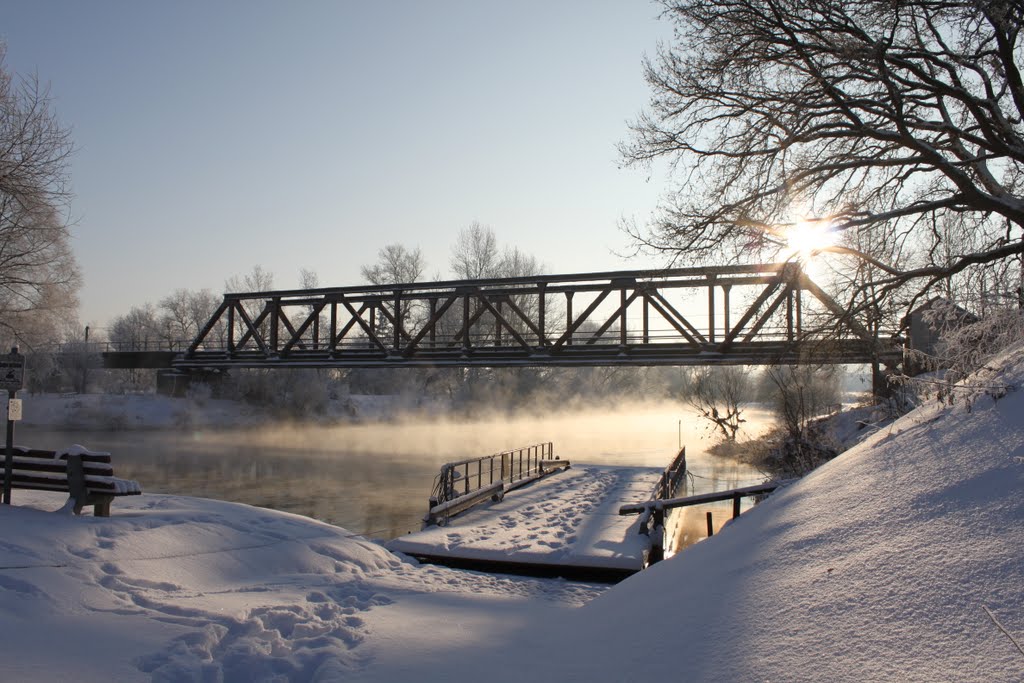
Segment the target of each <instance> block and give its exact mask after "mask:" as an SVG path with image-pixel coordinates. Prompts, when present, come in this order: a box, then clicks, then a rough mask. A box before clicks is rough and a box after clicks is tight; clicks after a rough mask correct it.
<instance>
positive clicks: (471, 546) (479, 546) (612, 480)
mask: <svg viewBox="0 0 1024 683" xmlns="http://www.w3.org/2000/svg"><path fill="white" fill-rule="evenodd" d="M660 476H661V470H660V469H657V468H646V467H604V466H596V465H573V466H572V468H571V469H569V470H566V471H564V472H560V473H557V474H553V475H551V476H549V477H547V478H545V479H542V480H540V481H537V482H535V483H534V484H531V485H530V486H527V487H524V488H522V489H519V490H516V491H514V492H511V493H509V494H508V495H507V496H506V497H505V499H504V500H502V501H501V502H499V503H490V504H487V505H483V506H480V507H478V508H474V509H473V510H470V511H468V512H466V513H464V514H462V515H459V516H457V517H453V518H452V519H451V520H450V522H449V524H448V526H444V527H430V528H428V529H426V530H424V531H421V532H418V533H413V534H409V535H407V536H403V537H401V538H397V539H395V540H393V541H390V542H389V543H388V548H389V549H391V550H395V551H398V552H403V553H406V554H408V555H413V556H415V557H420V558H423V559H428V560H431V561H437V562H441V563H446V564H456V565H463V566H481V567H489V568H493V569H498V570H500V569H502V568H503V567H507V568H515V569H517V570H523V569H526V570H527V571H530V570H547V571H548V572H550V573H554V574H562V575H569V576H575V575H592V576H595V575H605V576H609V577H618V578H621V577H624V576H628V575H629V574H632V573H634V572H637V571H639V570H640V569H642V568H643V566H644V560H645V556H646V553H647V551H648V550H649V548H650V544H649V541H648V539H647V538H646V537H645V536H641V535H640V534H639V533H638V532H639V519H638V518H637V517H623V516H621V515H619V514H618V511H619V507H620V506H621V505H623V504H628V503H635V502H637V501H642V500H647V499H649V498H650V497H651V494H652V492H653V490H654V487H655V485H656V484H657V482H658V480H659V477H660Z"/></svg>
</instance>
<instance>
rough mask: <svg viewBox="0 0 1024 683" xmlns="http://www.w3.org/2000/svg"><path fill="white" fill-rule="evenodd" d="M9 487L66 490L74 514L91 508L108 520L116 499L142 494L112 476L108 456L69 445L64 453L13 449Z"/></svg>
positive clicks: (132, 484) (126, 481)
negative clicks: (112, 504)
mask: <svg viewBox="0 0 1024 683" xmlns="http://www.w3.org/2000/svg"><path fill="white" fill-rule="evenodd" d="M12 460H13V462H12V468H11V488H18V489H34V490H37V491H67V492H68V493H69V494H70V501H71V502H72V503H73V510H74V513H75V514H76V515H80V514H82V508H83V507H85V506H87V505H91V506H92V507H93V514H94V515H95V516H96V517H109V516H110V504H111V503H112V502H113V500H114V498H116V497H117V496H135V495H139V494H140V493H142V487H141V486H139V483H138V482H137V481H132V480H130V479H119V478H118V477H115V476H114V467H113V465H112V464H111V462H110V453H100V452H95V451H90V450H88V449H87V448H83V447H82V446H78V445H75V446H72V447H71V448H68V449H66V450H63V451H47V450H39V449H35V448H25V447H23V446H15V447H14V457H13V459H12Z"/></svg>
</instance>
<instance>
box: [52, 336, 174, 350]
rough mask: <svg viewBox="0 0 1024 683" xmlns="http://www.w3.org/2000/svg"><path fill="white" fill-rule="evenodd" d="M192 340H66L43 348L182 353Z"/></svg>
mask: <svg viewBox="0 0 1024 683" xmlns="http://www.w3.org/2000/svg"><path fill="white" fill-rule="evenodd" d="M192 341H193V340H192V339H174V340H168V339H139V340H133V341H96V342H94V341H90V342H66V343H62V344H56V345H54V346H51V347H47V348H46V349H45V350H47V351H52V352H53V353H58V354H75V353H136V352H137V353H150V352H156V351H169V352H173V353H184V352H185V351H187V350H188V348H189V346H191V345H192Z"/></svg>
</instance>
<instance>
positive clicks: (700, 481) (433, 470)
mask: <svg viewBox="0 0 1024 683" xmlns="http://www.w3.org/2000/svg"><path fill="white" fill-rule="evenodd" d="M745 417H746V418H747V419H748V423H747V425H746V428H747V429H748V430H754V431H756V430H758V429H760V428H761V427H763V425H764V424H765V423H766V421H767V419H768V416H767V415H766V414H765V413H764V412H762V411H759V410H748V411H747V413H746V414H745ZM16 441H17V442H18V443H20V444H23V445H30V446H32V447H36V448H49V449H58V448H64V447H66V446H69V445H71V444H74V443H77V444H81V445H83V446H86V447H87V448H90V449H93V450H100V451H110V452H111V453H113V455H114V470H115V472H116V473H117V475H118V476H120V477H123V478H126V479H136V480H138V481H139V482H140V483H141V484H142V487H143V490H145V491H146V492H149V493H176V494H182V495H189V496H200V497H206V498H216V499H220V500H228V501H234V502H240V503H247V504H250V505H258V506H262V507H268V508H273V509H276V510H282V511H286V512H292V513H295V514H300V515H305V516H308V517H313V518H315V519H319V520H322V521H325V522H329V523H331V524H336V525H338V526H341V527H344V528H346V529H348V530H350V531H352V532H354V533H357V534H362V535H367V536H371V537H374V538H384V539H386V538H394V537H396V536H400V535H403V534H406V533H408V532H410V531H416V530H418V529H419V528H420V520H421V519H422V517H423V514H424V512H426V506H427V498H428V496H429V495H430V490H431V486H432V483H433V480H434V476H435V475H436V474H437V473H438V471H439V469H440V467H441V465H442V464H444V463H445V462H449V461H452V460H458V459H462V458H469V457H474V456H478V455H486V454H489V453H495V452H498V451H502V450H507V449H511V448H515V447H519V446H526V445H530V444H534V443H540V442H545V441H551V442H553V444H554V450H555V454H556V455H558V456H560V457H562V458H563V459H568V460H570V461H571V462H574V463H581V464H582V463H589V464H602V465H631V466H647V467H658V468H663V467H665V466H666V465H668V463H669V462H670V461H671V459H672V457H673V456H674V455H675V453H676V451H677V447H678V444H679V443H680V442H682V443H683V444H684V445H685V446H686V448H687V461H688V467H689V470H690V472H691V473H692V474H693V477H692V482H693V483H694V485H695V489H694V488H691V489H689V491H690V492H697V493H703V492H706V491H715V490H722V489H726V488H733V487H736V486H744V485H747V484H751V483H756V482H759V481H761V480H762V477H760V476H759V474H758V473H757V472H756V471H755V470H753V469H752V468H750V467H748V466H746V465H743V464H741V463H737V462H734V461H731V460H726V459H722V458H718V457H714V456H709V455H707V454H706V453H705V452H704V449H705V447H707V446H708V445H710V444H711V443H713V441H712V437H711V435H710V433H709V432H708V429H707V426H706V423H705V422H704V421H702V420H699V419H698V418H696V417H694V416H692V415H689V414H688V413H686V412H685V411H684V409H682V408H681V407H679V406H671V405H668V404H639V405H630V406H623V407H622V408H621V409H616V410H613V411H609V410H606V409H602V410H597V409H594V410H571V411H570V410H567V411H564V412H559V413H554V414H547V415H542V416H537V415H526V414H517V415H509V416H495V417H490V418H486V419H473V420H454V419H440V418H439V419H425V418H411V419H405V420H395V421H392V422H372V423H357V424H345V425H332V426H315V425H314V426H302V427H293V426H292V427H271V426H268V427H264V428H256V429H252V428H250V429H244V430H241V429H232V430H202V431H196V430H183V431H171V430H133V431H128V430H124V431H88V432H75V431H59V430H52V429H46V428H41V427H29V426H23V427H19V429H18V432H17V439H16ZM15 495H16V494H15ZM116 509H117V503H116V502H115V503H114V510H115V512H116ZM702 514H703V513H702ZM716 514H717V513H716ZM721 521H724V519H722V520H721Z"/></svg>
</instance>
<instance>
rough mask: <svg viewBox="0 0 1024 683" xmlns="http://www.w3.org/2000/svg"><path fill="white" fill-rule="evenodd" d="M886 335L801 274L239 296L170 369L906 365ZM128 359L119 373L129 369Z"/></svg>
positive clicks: (756, 272) (675, 273)
mask: <svg viewBox="0 0 1024 683" xmlns="http://www.w3.org/2000/svg"><path fill="white" fill-rule="evenodd" d="M878 337H879V335H872V334H871V333H870V332H868V330H867V329H866V328H865V327H864V325H862V324H861V323H859V322H858V321H856V320H854V319H852V318H850V317H849V316H847V315H846V313H845V311H844V310H843V309H842V307H840V306H839V305H838V304H837V303H836V302H835V301H833V300H832V299H831V298H830V297H829V296H828V295H827V294H826V293H825V292H823V291H822V290H821V289H820V288H819V287H818V286H817V285H816V284H814V283H813V282H812V281H811V280H810V279H809V278H808V277H807V275H806V274H805V273H804V272H803V271H802V270H801V268H800V267H799V265H798V264H796V263H792V262H791V263H777V264H764V265H750V266H722V267H710V268H684V269H673V270H657V271H621V272H607V273H589V274H579V275H538V276H534V277H517V278H505V279H491V280H470V281H447V282H429V283H409V284H395V285H379V286H375V285H370V286H359V287H339V288H327V289H306V290H289V291H271V292H256V293H246V294H226V295H225V296H224V300H223V302H222V303H221V305H220V306H219V308H217V310H216V312H215V313H214V314H213V316H212V317H211V318H210V320H209V321H208V322H207V323H206V324H205V325H204V326H203V328H202V330H200V332H199V334H198V336H197V337H196V338H195V339H194V340H193V341H192V342H191V343H190V344H189V345H188V346H187V348H185V349H184V351H180V352H167V353H166V354H165V358H166V361H167V362H166V365H170V366H172V367H174V368H178V369H181V370H199V369H228V368H234V367H250V368H283V367H303V368H397V367H430V368H436V367H469V366H484V367H516V366H553V367H558V366H562V367H571V366H598V365H630V366H652V365H708V364H733V365H740V364H743V365H750V364H776V363H785V364H792V363H812V362H813V363H822V362H824V363H867V362H872V361H879V360H881V361H883V362H895V360H896V359H897V358H898V356H899V354H900V350H899V348H898V347H896V346H894V345H893V344H892V343H891V342H889V343H886V342H881V343H880V342H879V340H878ZM119 355H121V356H124V355H125V354H124V353H123V352H122V353H120V354H119V353H116V352H115V353H108V354H105V356H108V358H107V359H106V364H107V365H108V367H126V365H123V364H119V363H118V362H116V358H114V357H116V356H119ZM161 364H164V362H163V361H162V362H161ZM166 365H165V367H166ZM135 367H138V365H136V366H135Z"/></svg>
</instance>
